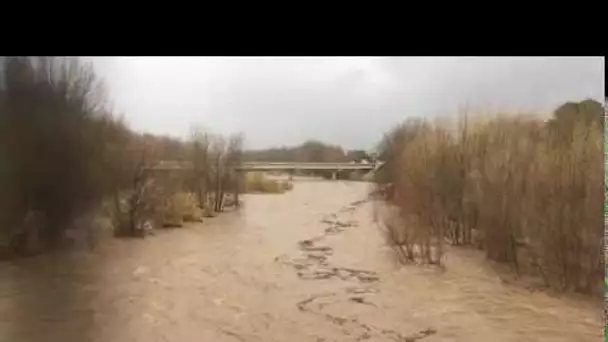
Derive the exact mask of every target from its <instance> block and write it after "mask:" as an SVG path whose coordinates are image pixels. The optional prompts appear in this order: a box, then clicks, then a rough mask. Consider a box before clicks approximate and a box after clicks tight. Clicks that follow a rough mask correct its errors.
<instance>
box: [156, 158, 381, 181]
mask: <svg viewBox="0 0 608 342" xmlns="http://www.w3.org/2000/svg"><path fill="white" fill-rule="evenodd" d="M383 165H384V162H377V163H375V164H372V163H369V164H366V163H300V162H243V163H241V164H239V165H237V166H234V169H235V170H237V171H243V172H248V171H292V172H293V171H296V170H306V171H332V178H334V179H335V178H336V174H337V172H341V171H367V172H370V171H373V172H376V171H378V170H379V169H380V168H381V167H382V166H383ZM192 168H193V165H192V162H183V161H161V162H160V163H158V164H157V165H156V166H154V167H152V170H157V171H172V170H191V169H192Z"/></svg>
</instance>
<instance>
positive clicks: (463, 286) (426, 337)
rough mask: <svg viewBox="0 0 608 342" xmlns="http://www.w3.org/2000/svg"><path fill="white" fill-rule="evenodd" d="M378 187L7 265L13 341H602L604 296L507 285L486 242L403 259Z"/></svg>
mask: <svg viewBox="0 0 608 342" xmlns="http://www.w3.org/2000/svg"><path fill="white" fill-rule="evenodd" d="M368 190H369V189H368V185H367V184H366V183H358V182H340V181H301V182H296V183H295V188H294V190H293V191H291V192H289V193H286V194H284V195H247V196H244V200H245V205H244V207H242V208H241V210H240V211H238V212H232V213H226V214H224V215H221V216H219V217H216V218H212V219H207V220H206V222H204V223H202V224H193V225H190V226H187V227H184V228H181V229H172V230H163V231H160V232H159V233H157V234H156V235H155V236H152V237H150V238H146V239H143V240H115V239H107V240H106V241H101V243H100V245H99V246H98V247H97V248H96V249H95V250H93V251H88V250H84V251H79V252H73V253H69V254H61V255H54V256H51V257H49V256H44V257H35V258H29V259H24V260H19V261H17V262H13V263H2V264H0V277H1V278H0V341H2V342H20V341H62V342H71V341H74V342H83V341H100V342H101V341H103V342H106V341H112V342H123V341H124V342H135V341H141V342H153V341H177V342H182V341H183V342H190V341H192V342H194V341H196V342H200V341H210V342H222V341H226V342H231V341H252V342H255V341H261V342H266V341H268V342H270V341H278V342H286V341H289V342H300V341H311V342H314V341H316V342H320V341H325V342H329V341H423V342H435V341H467V342H476V341H484V342H485V341H495V342H501V341H564V342H565V341H568V342H573V341H600V340H601V338H602V323H601V307H602V306H601V303H598V300H591V299H586V298H573V297H570V296H568V297H566V296H557V295H550V294H548V293H545V292H542V291H534V292H533V291H530V290H527V289H525V288H524V287H521V286H518V285H513V284H508V283H505V282H503V281H501V280H500V279H499V278H498V277H497V275H496V273H495V272H494V271H493V270H492V268H491V267H489V266H488V263H487V262H484V260H483V258H482V257H481V255H480V254H479V253H478V252H476V251H470V250H463V249H450V250H449V251H448V254H447V257H446V260H445V261H446V265H447V269H446V271H445V272H439V271H438V270H436V269H431V268H426V267H419V266H400V265H399V264H398V263H397V262H396V261H395V257H394V254H393V251H392V250H391V249H390V248H388V247H386V245H385V242H384V239H383V235H382V232H381V230H380V229H379V227H378V226H377V225H376V224H375V223H374V221H373V215H372V210H373V209H372V207H373V204H372V203H371V202H361V200H363V199H365V198H366V194H367V192H368Z"/></svg>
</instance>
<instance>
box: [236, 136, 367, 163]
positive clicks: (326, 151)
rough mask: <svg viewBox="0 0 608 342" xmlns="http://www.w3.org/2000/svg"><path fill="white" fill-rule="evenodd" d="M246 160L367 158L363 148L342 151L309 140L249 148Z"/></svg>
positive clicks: (320, 161)
mask: <svg viewBox="0 0 608 342" xmlns="http://www.w3.org/2000/svg"><path fill="white" fill-rule="evenodd" d="M243 158H244V160H246V161H267V162H310V163H322V162H336V163H337V162H350V161H360V160H362V159H365V158H369V156H368V154H367V152H366V151H364V150H349V151H344V150H343V149H342V148H341V147H340V146H335V145H331V144H326V143H323V142H320V141H316V140H309V141H306V142H304V143H302V144H301V145H298V146H293V147H281V148H270V149H265V150H249V151H245V153H244V155H243Z"/></svg>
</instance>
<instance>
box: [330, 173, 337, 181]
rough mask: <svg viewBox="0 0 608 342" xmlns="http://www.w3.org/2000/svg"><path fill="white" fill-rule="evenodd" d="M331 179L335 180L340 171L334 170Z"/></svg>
mask: <svg viewBox="0 0 608 342" xmlns="http://www.w3.org/2000/svg"><path fill="white" fill-rule="evenodd" d="M331 179H333V180H336V179H338V171H332V173H331Z"/></svg>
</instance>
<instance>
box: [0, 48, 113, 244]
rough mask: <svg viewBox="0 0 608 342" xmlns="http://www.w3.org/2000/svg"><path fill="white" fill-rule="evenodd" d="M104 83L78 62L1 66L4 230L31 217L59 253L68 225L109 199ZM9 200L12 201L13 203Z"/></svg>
mask: <svg viewBox="0 0 608 342" xmlns="http://www.w3.org/2000/svg"><path fill="white" fill-rule="evenodd" d="M103 95H104V93H103V87H102V83H101V82H100V81H99V80H98V79H97V77H96V75H95V73H94V70H93V68H92V65H90V64H84V63H82V61H80V60H79V59H78V58H64V57H5V58H3V59H2V65H0V156H2V157H1V158H2V164H3V172H2V174H1V175H0V177H1V178H2V180H0V183H2V185H3V188H2V189H3V190H2V194H0V197H4V198H5V200H0V204H3V207H2V208H1V209H0V210H1V211H2V212H3V213H2V215H0V219H1V220H2V221H3V222H0V225H1V226H3V227H11V228H12V227H20V226H21V222H23V219H24V218H25V217H26V216H27V213H29V212H39V213H40V214H41V215H42V216H43V217H44V219H43V220H42V221H44V223H42V224H40V227H39V230H40V236H41V238H42V240H43V243H44V245H45V246H46V247H54V246H57V245H58V243H59V242H60V241H61V238H62V236H63V230H64V229H65V227H66V226H67V225H68V223H69V221H70V220H71V219H72V218H73V217H74V216H76V215H78V214H79V213H81V212H83V211H87V210H88V209H89V208H91V207H94V206H96V205H98V204H99V202H100V200H101V198H102V196H103V190H104V188H103V185H104V182H103V181H102V179H103V172H102V169H101V166H102V163H103V160H102V157H103V154H104V145H103V134H102V133H103V132H102V131H101V129H102V127H103V121H104V120H106V119H107V118H106V115H107V112H106V111H105V110H104V96H103ZM7 199H8V200H7Z"/></svg>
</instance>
